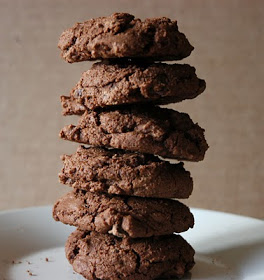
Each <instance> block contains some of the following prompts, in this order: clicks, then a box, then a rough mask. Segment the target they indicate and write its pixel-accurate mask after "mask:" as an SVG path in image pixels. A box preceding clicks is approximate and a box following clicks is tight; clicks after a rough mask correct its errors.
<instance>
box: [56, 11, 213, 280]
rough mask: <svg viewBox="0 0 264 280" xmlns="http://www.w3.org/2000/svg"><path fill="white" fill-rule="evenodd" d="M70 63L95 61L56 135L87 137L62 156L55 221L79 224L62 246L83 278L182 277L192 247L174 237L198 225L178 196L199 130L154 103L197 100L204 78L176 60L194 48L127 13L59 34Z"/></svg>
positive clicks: (69, 100)
mask: <svg viewBox="0 0 264 280" xmlns="http://www.w3.org/2000/svg"><path fill="white" fill-rule="evenodd" d="M59 48H60V49H61V54H62V57H63V58H64V59H65V60H66V61H68V62H70V63H73V62H80V61H87V60H101V62H98V63H95V64H94V65H93V66H92V68H91V69H90V70H88V71H86V72H84V73H83V74H82V77H81V79H80V81H79V82H78V83H77V85H76V86H75V87H74V88H73V89H72V91H71V92H70V94H69V96H62V97H61V103H62V107H63V114H64V115H81V116H80V119H79V122H78V124H77V125H68V126H65V127H64V128H63V129H62V130H61V132H60V137H61V138H62V139H66V140H70V141H74V142H78V143H83V144H86V145H88V146H86V147H85V146H79V147H78V149H77V151H76V153H75V154H73V155H64V156H62V161H63V169H62V171H61V173H60V174H59V178H60V182H62V183H63V184H67V185H69V186H71V187H72V191H71V192H69V193H68V194H66V195H64V196H63V197H62V198H60V199H59V200H58V201H57V202H56V204H55V205H54V209H53V216H54V219H55V220H57V221H61V222H63V223H65V224H69V225H73V226H76V227H77V230H76V231H75V232H73V233H72V234H71V235H70V237H69V238H68V241H67V243H66V256H67V258H68V260H69V262H70V263H71V264H72V266H73V269H74V270H75V271H76V272H78V273H80V274H82V275H83V276H84V277H85V278H87V279H90V280H91V279H102V280H103V279H104V280H113V279H128V280H132V279H133V280H137V279H149V280H150V279H156V278H160V277H163V278H168V277H182V276H183V275H184V274H185V273H186V272H187V271H189V270H190V269H191V268H192V267H193V265H194V259H193V257H194V250H193V248H192V247H191V246H190V245H189V244H188V243H187V242H186V241H185V240H184V239H183V238H182V237H181V236H180V235H178V234H174V233H180V232H183V231H186V230H188V229H189V228H191V227H193V225H194V218H193V215H192V214H191V212H190V210H189V208H188V207H187V206H185V205H184V204H182V203H181V202H179V201H177V200H172V199H171V198H178V199H184V198H188V197H189V196H190V194H191V193H192V189H193V181H192V178H191V176H190V173H189V172H188V171H186V170H185V169H184V166H183V163H182V162H179V163H178V164H171V163H169V161H165V160H163V159H160V158H159V157H158V156H161V157H164V158H168V159H177V160H187V161H200V160H203V158H204V154H205V152H206V150H207V148H208V145H207V143H206V140H205V138H204V130H203V129H202V128H201V127H199V126H198V124H195V123H193V121H192V120H191V119H190V117H189V116H188V115H187V114H185V113H179V112H177V111H174V110H170V109H164V108H160V107H158V106H157V105H160V104H168V103H174V102H179V101H182V100H184V99H191V98H195V97H196V96H198V95H199V94H200V93H202V92H203V91H204V89H205V82H204V80H201V79H199V78H197V76H196V74H195V68H193V67H191V66H189V65H186V64H165V63H160V62H158V61H168V60H179V59H183V58H185V57H187V56H188V55H190V53H191V51H192V50H193V47H192V46H191V45H190V43H189V42H188V40H187V39H186V37H185V35H184V34H182V33H180V32H179V31H178V27H177V22H176V21H171V20H170V19H168V18H156V19H146V20H145V21H141V20H140V19H135V18H134V16H132V15H130V14H126V13H115V14H113V15H111V16H110V17H101V18H97V19H91V20H89V21H86V22H84V23H77V24H76V25H74V26H73V27H72V28H70V29H67V30H66V31H64V32H63V33H62V35H61V37H60V40H59Z"/></svg>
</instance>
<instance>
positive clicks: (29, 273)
mask: <svg viewBox="0 0 264 280" xmlns="http://www.w3.org/2000/svg"><path fill="white" fill-rule="evenodd" d="M27 273H28V275H29V276H37V274H33V273H32V272H31V271H30V270H27Z"/></svg>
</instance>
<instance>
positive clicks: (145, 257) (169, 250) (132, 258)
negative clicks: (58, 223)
mask: <svg viewBox="0 0 264 280" xmlns="http://www.w3.org/2000/svg"><path fill="white" fill-rule="evenodd" d="M65 250H66V257H67V259H68V260H69V262H70V263H71V265H72V266H73V269H74V270H75V271H76V272H77V273H80V274H81V275H83V276H84V277H85V278H86V279H90V280H98V279H101V280H123V279H126V280H152V279H158V278H162V279H168V278H170V277H171V278H173V277H179V278H180V277H182V276H183V275H184V274H185V273H186V272H187V271H189V270H190V269H191V268H192V267H193V265H194V259H193V256H194V250H193V248H192V247H191V246H190V245H189V244H188V243H187V242H186V241H185V240H184V239H183V238H182V237H181V236H180V235H174V234H172V235H166V236H159V237H151V238H144V239H142V238H139V239H127V238H124V239H120V238H117V237H114V236H113V235H110V234H99V233H96V232H85V231H80V230H76V231H75V232H73V233H72V234H71V235H70V237H69V238H68V240H67V242H66V247H65Z"/></svg>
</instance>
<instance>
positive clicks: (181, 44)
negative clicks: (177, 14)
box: [58, 13, 193, 63]
mask: <svg viewBox="0 0 264 280" xmlns="http://www.w3.org/2000/svg"><path fill="white" fill-rule="evenodd" d="M58 47H59V48H60V49H61V56H62V57H63V58H64V59H65V60H66V61H68V62H70V63H72V62H79V61H84V60H94V59H102V58H121V57H127V58H134V57H137V58H141V57H144V58H151V59H153V60H159V61H161V60H164V61H166V60H178V59H182V58H184V57H187V56H189V55H190V53H191V52H192V50H193V47H192V46H191V45H190V43H189V41H188V40H187V39H186V37H185V35H184V34H182V33H180V32H179V30H178V26H177V22H176V21H171V20H170V19H168V18H165V17H162V18H153V19H146V20H145V21H141V20H140V19H135V18H134V16H133V15H130V14H127V13H114V14H112V15H111V16H109V17H100V18H96V19H91V20H88V21H85V22H83V23H76V24H75V25H74V26H73V27H72V28H69V29H67V30H65V31H64V32H63V33H62V35H61V36H60V39H59V43H58Z"/></svg>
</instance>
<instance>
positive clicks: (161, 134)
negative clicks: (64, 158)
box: [60, 105, 208, 161]
mask: <svg viewBox="0 0 264 280" xmlns="http://www.w3.org/2000/svg"><path fill="white" fill-rule="evenodd" d="M60 137H61V138H62V139H66V140H70V141H75V142H79V143H84V144H88V145H92V146H101V147H110V148H117V149H124V150H130V151H135V152H141V153H147V154H155V155H159V156H162V157H167V158H175V159H179V160H189V161H200V160H203V158H204V155H205V152H206V150H207V149H208V145H207V143H206V140H205V138H204V130H203V129H202V128H201V127H200V126H199V125H198V124H194V123H193V121H192V120H191V119H190V117H189V116H188V114H185V113H179V112H177V111H174V110H171V109H164V108H159V107H156V106H150V105H148V106H143V105H141V106H140V105H137V106H130V107H126V108H122V109H121V108H120V109H113V110H105V111H86V112H85V113H84V114H83V115H82V116H81V117H80V119H79V123H78V125H77V126H75V125H68V126H65V127H64V128H63V129H62V130H61V132H60Z"/></svg>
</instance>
